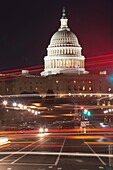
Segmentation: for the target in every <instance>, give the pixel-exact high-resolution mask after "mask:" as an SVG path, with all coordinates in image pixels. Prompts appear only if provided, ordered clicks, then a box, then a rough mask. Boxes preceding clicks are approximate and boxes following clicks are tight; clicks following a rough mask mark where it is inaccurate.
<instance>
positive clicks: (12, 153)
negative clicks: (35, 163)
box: [0, 139, 40, 162]
mask: <svg viewBox="0 0 113 170" xmlns="http://www.w3.org/2000/svg"><path fill="white" fill-rule="evenodd" d="M38 141H40V139H39V140H38ZM38 141H35V142H33V143H31V144H29V145H27V146H26V147H24V148H22V149H20V150H18V151H16V152H10V153H11V154H10V155H8V156H6V157H4V158H2V159H0V162H2V161H3V160H5V159H7V158H9V157H11V156H12V155H14V154H16V153H18V152H21V151H23V150H24V149H26V148H28V147H30V146H31V145H33V144H34V143H37V142H38Z"/></svg>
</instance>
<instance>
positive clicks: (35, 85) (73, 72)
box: [0, 9, 113, 95]
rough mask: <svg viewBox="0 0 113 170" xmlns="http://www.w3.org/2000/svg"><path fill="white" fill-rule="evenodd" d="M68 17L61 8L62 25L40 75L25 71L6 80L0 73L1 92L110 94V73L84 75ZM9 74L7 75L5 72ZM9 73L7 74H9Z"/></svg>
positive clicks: (76, 42) (11, 93)
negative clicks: (51, 91) (49, 90)
mask: <svg viewBox="0 0 113 170" xmlns="http://www.w3.org/2000/svg"><path fill="white" fill-rule="evenodd" d="M67 22H68V19H67V17H66V13H65V9H63V13H62V18H61V26H60V28H59V30H58V31H57V32H56V33H55V34H54V35H53V36H52V38H51V41H50V45H49V46H48V48H47V56H45V58H44V67H45V68H44V71H43V72H41V76H35V75H30V74H29V71H28V70H22V74H20V75H19V76H17V75H16V74H15V76H14V74H13V77H9V78H8V79H7V75H6V77H5V75H4V76H3V75H1V78H0V79H1V80H0V94H1V95H15V94H23V93H25V94H27V93H30V94H31V93H35V94H38V93H39V94H44V95H45V94H46V93H47V90H48V89H51V90H53V92H54V93H55V94H58V95H61V94H62V95H63V94H79V93H91V94H92V93H113V85H112V84H113V82H112V81H111V76H110V75H107V73H106V72H102V71H101V72H100V74H98V75H93V74H90V73H89V74H87V73H88V72H87V71H86V70H85V62H84V61H85V57H84V56H82V55H81V49H82V48H81V46H80V44H79V42H78V39H77V37H76V35H75V34H74V33H72V32H71V31H70V29H69V27H68V23H67ZM8 75H9V74H8ZM9 76H10V75H9Z"/></svg>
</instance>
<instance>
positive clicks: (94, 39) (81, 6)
mask: <svg viewBox="0 0 113 170" xmlns="http://www.w3.org/2000/svg"><path fill="white" fill-rule="evenodd" d="M63 6H65V7H66V12H67V17H68V19H69V27H70V29H71V31H72V32H74V33H75V34H76V35H77V37H78V39H79V43H80V45H81V46H82V48H83V50H82V53H83V55H84V56H85V57H86V58H88V57H93V56H98V55H106V54H113V0H37V1H35V0H30V1H27V0H15V1H12V0H7V1H5V0H4V1H2V2H1V3H0V71H2V70H8V69H16V68H20V67H29V66H36V65H42V64H43V58H44V56H45V55H46V48H47V46H48V44H49V42H50V38H51V36H52V35H53V33H55V32H56V31H57V30H58V28H59V25H60V18H61V10H62V7H63Z"/></svg>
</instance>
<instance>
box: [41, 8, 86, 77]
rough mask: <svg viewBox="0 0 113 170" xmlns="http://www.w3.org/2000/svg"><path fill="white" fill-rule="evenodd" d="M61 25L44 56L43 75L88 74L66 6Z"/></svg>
mask: <svg viewBox="0 0 113 170" xmlns="http://www.w3.org/2000/svg"><path fill="white" fill-rule="evenodd" d="M60 21H61V25H60V28H59V29H58V31H57V32H56V33H55V34H54V35H53V36H52V38H51V40H50V45H48V48H47V56H45V57H44V71H43V72H42V73H41V76H48V75H52V74H59V73H63V74H70V73H71V74H86V73H88V72H87V71H85V64H84V63H85V61H84V60H85V57H84V56H83V55H82V54H81V50H82V48H81V46H80V44H79V42H78V39H77V37H76V35H75V34H74V33H73V32H71V31H70V28H69V27H68V19H67V17H66V12H65V8H63V10H62V18H61V19H60Z"/></svg>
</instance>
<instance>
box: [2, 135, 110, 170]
mask: <svg viewBox="0 0 113 170" xmlns="http://www.w3.org/2000/svg"><path fill="white" fill-rule="evenodd" d="M2 136H3V135H2ZM4 136H5V137H7V138H8V139H9V141H10V143H7V144H5V145H2V146H0V169H1V170H26V169H27V170H49V169H50V170H64V169H65V170H70V169H71V170H75V169H77V170H86V169H88V170H89V169H92V170H98V169H105V166H106V165H110V164H112V159H113V155H112V144H113V135H112V133H111V132H110V133H108V134H105V135H104V134H103V133H102V134H101V133H97V134H96V133H93V132H90V133H85V134H84V133H74V132H72V133H71V132H70V133H63V132H62V133H60V132H59V133H45V134H36V133H31V132H30V133H27V134H7V135H4ZM109 146H110V147H109ZM109 149H110V150H109ZM110 166H111V165H110Z"/></svg>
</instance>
